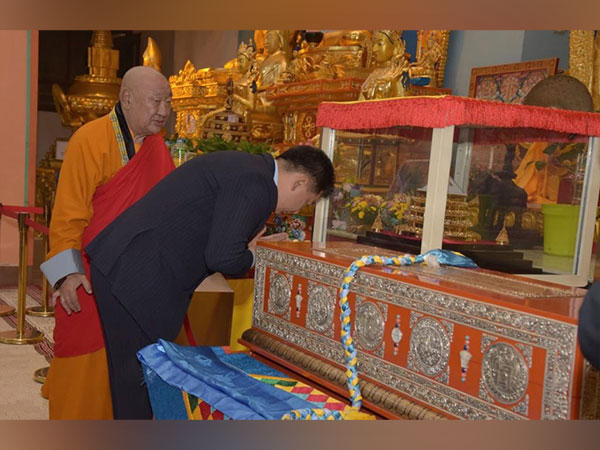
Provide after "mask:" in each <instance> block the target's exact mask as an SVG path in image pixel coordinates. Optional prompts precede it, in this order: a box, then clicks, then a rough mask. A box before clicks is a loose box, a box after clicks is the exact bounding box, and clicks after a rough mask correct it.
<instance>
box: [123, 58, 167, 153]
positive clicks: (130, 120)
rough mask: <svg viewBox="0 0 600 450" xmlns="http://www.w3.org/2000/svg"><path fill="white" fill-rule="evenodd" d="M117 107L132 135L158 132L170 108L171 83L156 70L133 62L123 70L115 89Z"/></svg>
mask: <svg viewBox="0 0 600 450" xmlns="http://www.w3.org/2000/svg"><path fill="white" fill-rule="evenodd" d="M119 101H120V102H121V109H122V110H123V114H124V115H125V120H126V121H127V124H128V125H129V127H130V128H131V131H133V134H134V139H135V140H136V141H138V142H139V141H141V140H143V138H144V137H145V136H148V135H150V134H156V133H158V132H160V130H161V128H162V127H163V126H164V124H165V122H166V121H167V118H168V117H169V114H170V112H171V86H169V82H168V81H167V79H166V78H165V76H164V75H163V74H162V73H160V72H159V71H157V70H155V69H153V68H151V67H146V66H136V67H132V68H131V69H129V70H128V71H127V72H125V75H124V76H123V80H122V81H121V91H120V93H119Z"/></svg>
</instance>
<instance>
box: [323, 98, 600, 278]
mask: <svg viewBox="0 0 600 450" xmlns="http://www.w3.org/2000/svg"><path fill="white" fill-rule="evenodd" d="M317 124H318V126H321V127H323V128H322V134H321V147H322V148H323V150H324V151H326V152H327V153H328V155H329V156H330V157H331V158H332V161H333V163H334V167H335V169H336V188H335V191H334V193H333V195H332V196H331V197H330V198H329V199H328V200H323V201H321V202H319V203H318V204H317V207H316V210H315V226H314V237H313V240H314V241H316V242H325V241H356V242H359V243H367V244H372V245H377V246H380V247H384V248H387V249H391V250H396V251H398V252H409V253H421V252H425V251H428V250H430V249H434V248H441V247H444V248H448V249H451V250H457V251H460V252H462V253H464V254H466V255H467V256H470V257H471V258H472V259H474V260H475V261H476V262H477V264H478V265H479V266H480V267H482V268H487V269H492V270H499V271H503V272H507V273H514V274H525V275H528V276H530V277H535V278H540V279H546V280H548V281H554V282H557V283H561V284H567V285H572V286H584V285H586V284H587V282H588V277H589V273H590V264H591V255H592V251H595V246H596V241H597V236H595V234H596V233H597V231H596V229H597V227H596V220H597V217H598V213H597V211H598V191H599V189H600V159H599V158H600V156H599V155H598V151H599V149H598V137H597V136H600V114H596V113H583V112H576V111H566V110H558V109H551V108H542V107H534V106H524V105H513V104H503V103H497V102H490V101H483V100H478V99H471V98H464V97H454V96H442V97H405V98H397V99H389V100H381V101H369V102H358V103H323V104H322V105H321V106H320V107H319V113H318V121H317Z"/></svg>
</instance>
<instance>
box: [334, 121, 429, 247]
mask: <svg viewBox="0 0 600 450" xmlns="http://www.w3.org/2000/svg"><path fill="white" fill-rule="evenodd" d="M430 147H431V130H430V129H426V128H411V127H402V128H400V127H397V128H394V129H387V130H376V131H374V132H371V133H369V132H347V131H344V132H341V131H338V132H336V138H335V144H334V157H333V161H334V167H335V170H336V188H335V190H334V193H333V194H332V196H331V201H330V206H329V217H328V222H327V227H328V230H327V240H352V241H354V240H356V239H357V238H358V239H359V240H360V239H366V238H369V236H367V235H373V234H374V235H378V234H385V235H387V236H397V233H399V232H400V230H399V228H398V227H399V226H401V225H403V224H405V222H406V221H405V219H404V212H405V210H406V208H407V206H408V201H409V199H410V196H411V195H412V194H414V193H415V192H416V191H417V190H419V189H422V188H424V187H425V186H426V184H427V172H428V170H429V154H430ZM372 230H373V231H375V230H376V231H377V233H372V232H371V231H372ZM372 237H373V236H371V237H370V238H372ZM365 242H367V241H365Z"/></svg>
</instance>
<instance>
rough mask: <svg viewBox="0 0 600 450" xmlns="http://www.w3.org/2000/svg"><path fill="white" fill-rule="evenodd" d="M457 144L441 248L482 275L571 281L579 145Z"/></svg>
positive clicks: (534, 138)
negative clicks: (460, 256)
mask: <svg viewBox="0 0 600 450" xmlns="http://www.w3.org/2000/svg"><path fill="white" fill-rule="evenodd" d="M457 136H458V138H457V141H458V142H457V144H458V145H455V147H454V153H453V161H454V164H453V167H452V169H451V173H450V175H451V179H450V184H449V196H448V203H447V206H446V217H445V221H444V238H445V245H448V246H450V247H452V248H453V249H457V250H459V251H461V249H462V251H463V252H464V253H466V254H468V256H471V257H472V258H473V259H475V260H476V262H477V263H478V264H479V265H480V266H481V267H485V268H488V269H493V270H501V271H503V272H508V273H523V274H526V273H528V274H563V275H567V274H569V275H570V274H573V267H574V248H575V241H576V237H577V231H578V225H579V213H580V210H581V208H582V205H581V191H582V187H583V178H584V172H585V162H586V157H587V150H588V149H587V138H586V137H581V136H567V135H562V134H558V133H552V134H550V133H542V132H541V131H540V130H527V129H516V130H506V129H504V130H503V129H490V128H477V129H462V130H458V131H457ZM463 172H464V173H468V178H467V179H466V180H465V179H464V178H461V177H460V173H463ZM461 179H462V180H464V181H463V182H462V183H466V186H464V185H461V182H460V181H459V182H458V183H456V182H455V180H461Z"/></svg>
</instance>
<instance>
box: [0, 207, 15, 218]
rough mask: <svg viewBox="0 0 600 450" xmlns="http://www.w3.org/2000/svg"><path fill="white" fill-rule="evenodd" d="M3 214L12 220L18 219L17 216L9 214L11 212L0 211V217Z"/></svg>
mask: <svg viewBox="0 0 600 450" xmlns="http://www.w3.org/2000/svg"><path fill="white" fill-rule="evenodd" d="M2 214H4V215H5V216H8V217H12V218H13V219H17V217H19V215H18V214H17V213H14V212H11V211H4V210H2V209H0V216H1V215H2Z"/></svg>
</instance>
